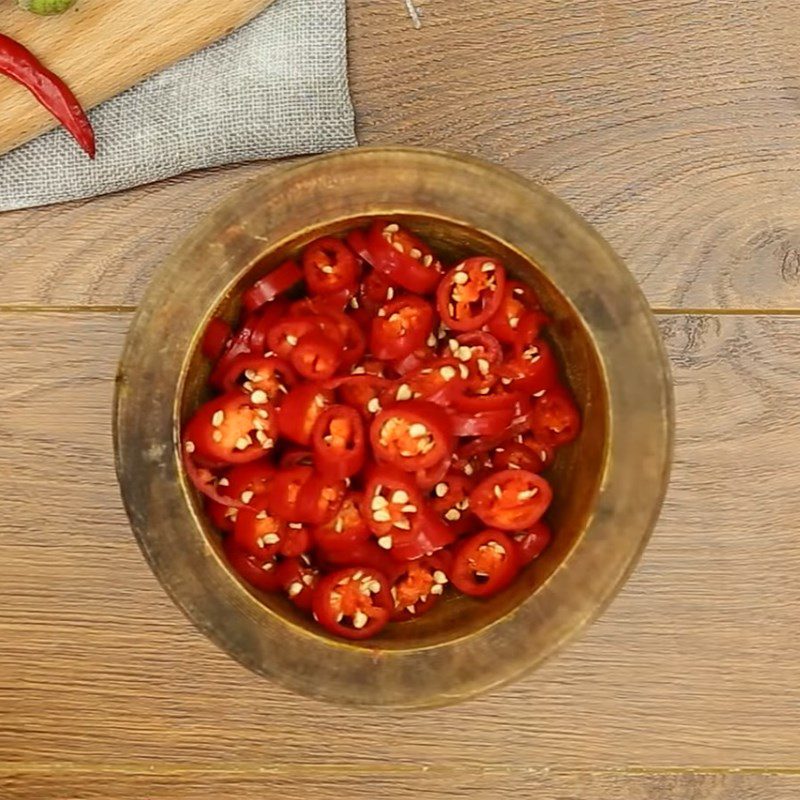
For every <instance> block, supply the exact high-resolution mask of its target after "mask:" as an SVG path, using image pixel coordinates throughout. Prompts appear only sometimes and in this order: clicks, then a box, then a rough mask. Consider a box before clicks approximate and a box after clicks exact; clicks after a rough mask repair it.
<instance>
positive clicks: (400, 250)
mask: <svg viewBox="0 0 800 800" xmlns="http://www.w3.org/2000/svg"><path fill="white" fill-rule="evenodd" d="M392 247H394V249H395V250H397V252H398V253H405V249H404V248H403V245H401V244H400V242H392Z"/></svg>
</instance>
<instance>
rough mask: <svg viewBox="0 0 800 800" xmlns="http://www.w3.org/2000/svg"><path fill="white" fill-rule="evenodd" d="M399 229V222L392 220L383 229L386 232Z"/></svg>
mask: <svg viewBox="0 0 800 800" xmlns="http://www.w3.org/2000/svg"><path fill="white" fill-rule="evenodd" d="M399 230H400V226H399V225H398V224H397V223H395V222H392V223H391V224H389V225H387V226H386V227H385V228H384V229H383V232H384V233H397V231H399Z"/></svg>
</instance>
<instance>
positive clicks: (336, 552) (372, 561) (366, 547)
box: [316, 539, 402, 580]
mask: <svg viewBox="0 0 800 800" xmlns="http://www.w3.org/2000/svg"><path fill="white" fill-rule="evenodd" d="M316 555H317V558H318V560H319V563H320V567H321V568H322V569H323V570H325V571H329V570H330V569H332V568H334V567H339V568H341V567H355V566H362V567H364V566H366V567H371V568H372V569H376V570H378V571H379V572H381V573H382V574H384V575H385V576H386V577H387V578H388V579H389V580H393V579H394V576H395V575H397V573H398V572H399V570H401V569H402V565H401V564H400V562H398V561H395V560H394V559H393V558H392V557H391V556H390V555H389V553H388V552H387V551H386V550H382V549H381V548H380V547H378V545H377V544H376V542H375V540H374V539H369V540H367V541H365V542H361V541H359V542H356V543H355V544H352V545H350V546H349V547H341V548H339V547H336V548H330V549H324V548H319V549H318V550H317V552H316Z"/></svg>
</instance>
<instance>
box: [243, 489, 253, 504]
mask: <svg viewBox="0 0 800 800" xmlns="http://www.w3.org/2000/svg"><path fill="white" fill-rule="evenodd" d="M239 496H240V497H241V498H242V502H243V503H244V504H245V505H246V504H247V503H249V502H250V501H251V500H252V499H253V498H254V497H255V496H256V493H255V492H251V491H249V490H248V491H246V492H242V493H241V495H239Z"/></svg>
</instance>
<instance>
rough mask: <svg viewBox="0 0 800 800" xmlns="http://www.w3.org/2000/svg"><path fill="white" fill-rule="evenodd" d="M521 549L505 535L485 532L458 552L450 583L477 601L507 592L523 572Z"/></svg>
mask: <svg viewBox="0 0 800 800" xmlns="http://www.w3.org/2000/svg"><path fill="white" fill-rule="evenodd" d="M519 568H520V562H519V554H518V550H517V546H516V545H515V543H514V542H513V541H512V540H511V539H510V538H509V537H508V536H507V535H506V534H505V533H503V532H502V531H497V530H491V529H489V530H485V531H482V532H481V533H476V534H475V535H474V536H470V537H469V538H468V539H464V541H462V542H461V544H460V545H459V546H458V548H457V549H456V551H455V554H454V557H453V570H452V573H451V575H450V580H451V581H452V582H453V586H455V587H456V588H457V589H460V590H461V591H462V592H464V594H469V595H472V596H473V597H489V596H490V595H493V594H497V592H499V591H501V590H502V589H505V588H506V587H507V586H508V585H509V584H510V583H511V581H513V580H514V578H515V577H516V575H517V573H518V572H519Z"/></svg>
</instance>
